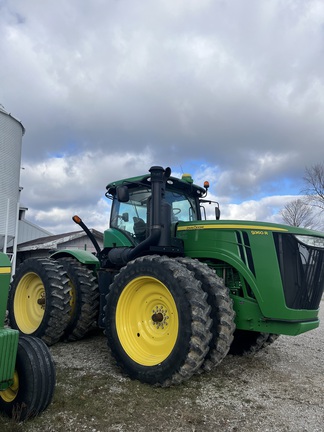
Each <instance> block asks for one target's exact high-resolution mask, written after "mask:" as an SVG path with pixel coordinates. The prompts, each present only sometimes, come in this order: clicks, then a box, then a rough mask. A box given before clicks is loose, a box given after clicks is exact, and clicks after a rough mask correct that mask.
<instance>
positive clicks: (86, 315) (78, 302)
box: [58, 258, 99, 341]
mask: <svg viewBox="0 0 324 432" xmlns="http://www.w3.org/2000/svg"><path fill="white" fill-rule="evenodd" d="M58 262H59V263H60V264H62V266H63V268H64V270H65V271H66V273H67V275H68V278H69V285H70V305H71V315H70V321H69V323H68V325H67V327H66V329H65V331H64V335H63V339H65V340H69V341H76V340H80V339H82V338H83V337H84V336H85V335H86V334H87V333H88V332H89V331H90V330H91V329H92V328H93V327H94V324H95V323H96V319H97V317H98V313H99V301H98V297H99V290H98V284H97V281H96V277H95V275H94V273H93V271H92V270H90V269H89V268H87V267H86V266H84V265H82V264H81V263H80V262H79V261H77V260H75V259H74V258H60V259H58Z"/></svg>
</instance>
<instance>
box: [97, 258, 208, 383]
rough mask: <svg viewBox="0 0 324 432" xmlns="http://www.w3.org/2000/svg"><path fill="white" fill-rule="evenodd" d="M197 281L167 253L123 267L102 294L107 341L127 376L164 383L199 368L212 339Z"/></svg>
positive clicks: (204, 295)
mask: <svg viewBox="0 0 324 432" xmlns="http://www.w3.org/2000/svg"><path fill="white" fill-rule="evenodd" d="M206 299H207V294H206V293H205V292H204V291H203V290H202V288H201V284H200V282H199V281H198V280H197V279H195V277H194V275H193V273H191V272H190V271H189V270H187V268H186V267H185V266H183V265H182V264H181V263H179V262H177V261H176V260H173V259H171V258H168V257H160V256H156V255H153V256H145V257H141V258H137V259H136V260H134V261H131V262H130V263H128V264H127V265H126V266H125V267H123V268H122V269H121V271H120V273H119V274H118V275H117V276H116V277H115V279H114V282H113V284H112V285H111V287H110V291H109V294H108V295H107V297H106V300H107V305H106V312H105V324H106V335H107V338H108V344H109V346H110V348H111V351H112V354H113V356H114V357H115V359H116V361H117V364H118V365H119V366H120V367H121V368H122V369H123V370H124V372H125V373H127V374H128V375H129V376H130V377H131V378H133V379H138V380H140V381H142V382H147V383H151V384H157V385H162V386H168V385H172V384H178V383H180V382H182V381H184V380H186V379H188V378H190V376H191V375H193V374H194V373H195V372H196V371H198V369H199V368H200V366H201V364H202V363H203V361H204V358H205V356H206V354H207V352H208V349H209V342H210V340H211V331H210V328H211V319H210V316H209V314H210V307H209V305H208V303H207V300H206Z"/></svg>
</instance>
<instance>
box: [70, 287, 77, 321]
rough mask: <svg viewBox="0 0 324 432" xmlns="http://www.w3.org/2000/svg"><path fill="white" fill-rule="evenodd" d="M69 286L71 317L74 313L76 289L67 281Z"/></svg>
mask: <svg viewBox="0 0 324 432" xmlns="http://www.w3.org/2000/svg"><path fill="white" fill-rule="evenodd" d="M69 285H70V291H69V294H70V306H71V311H70V316H71V317H73V316H74V313H75V307H76V304H75V298H76V289H75V286H74V285H73V283H72V282H71V280H70V281H69Z"/></svg>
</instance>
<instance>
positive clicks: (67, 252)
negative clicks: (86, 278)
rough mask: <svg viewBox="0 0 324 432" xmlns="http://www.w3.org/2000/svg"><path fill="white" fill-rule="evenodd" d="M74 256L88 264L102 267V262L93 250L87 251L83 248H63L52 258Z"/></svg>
mask: <svg viewBox="0 0 324 432" xmlns="http://www.w3.org/2000/svg"><path fill="white" fill-rule="evenodd" d="M63 257H72V258H75V259H76V260H78V261H79V262H80V263H82V264H85V265H87V266H94V267H95V268H99V267H100V263H99V260H98V258H97V257H95V256H94V255H93V254H92V253H91V252H87V251H85V250H82V249H62V250H60V251H58V252H54V253H53V254H52V255H51V258H54V259H57V258H63Z"/></svg>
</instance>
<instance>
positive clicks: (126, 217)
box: [121, 212, 129, 222]
mask: <svg viewBox="0 0 324 432" xmlns="http://www.w3.org/2000/svg"><path fill="white" fill-rule="evenodd" d="M121 218H122V220H123V221H124V222H128V221H129V214H128V213H127V212H125V213H123V214H122V216H121Z"/></svg>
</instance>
